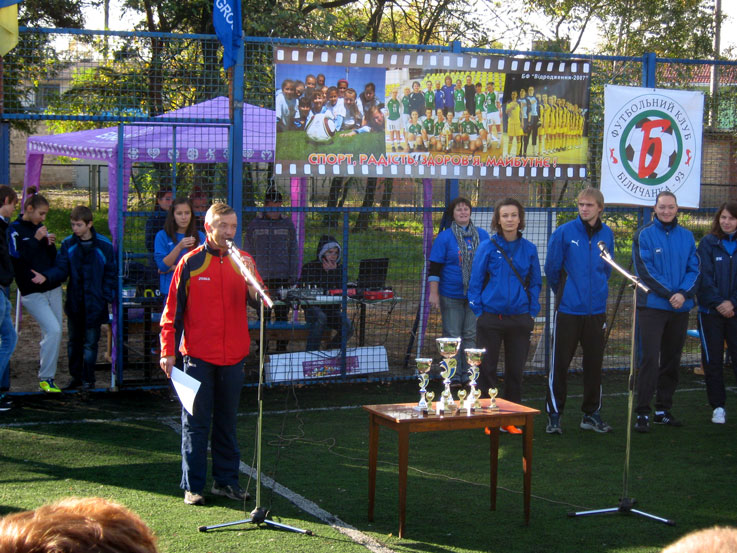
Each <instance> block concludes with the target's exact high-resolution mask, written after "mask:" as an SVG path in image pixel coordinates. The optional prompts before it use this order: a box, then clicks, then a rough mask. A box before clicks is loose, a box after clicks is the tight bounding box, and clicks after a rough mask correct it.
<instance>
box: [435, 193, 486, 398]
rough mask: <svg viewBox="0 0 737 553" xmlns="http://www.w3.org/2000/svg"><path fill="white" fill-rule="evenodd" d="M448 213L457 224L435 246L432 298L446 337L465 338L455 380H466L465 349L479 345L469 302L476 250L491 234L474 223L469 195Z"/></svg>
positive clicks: (451, 206)
mask: <svg viewBox="0 0 737 553" xmlns="http://www.w3.org/2000/svg"><path fill="white" fill-rule="evenodd" d="M446 215H447V216H448V217H451V216H452V217H453V223H452V224H451V225H450V228H447V229H445V230H443V231H441V232H440V233H439V234H438V236H437V237H436V238H435V242H434V243H433V245H432V251H431V252H430V270H429V277H428V279H427V280H428V283H429V288H430V295H429V298H428V300H429V302H430V306H431V307H434V308H439V309H440V316H441V317H442V320H443V337H445V338H461V339H462V341H461V347H460V350H459V352H458V356H457V360H458V369H457V370H456V376H455V379H456V380H457V381H458V382H464V383H465V382H466V381H467V380H468V377H469V375H468V365H467V364H466V355H465V353H464V351H465V350H466V349H469V348H475V347H476V315H474V314H473V311H471V308H470V307H469V305H468V281H469V278H470V277H471V265H472V264H473V257H474V255H475V254H476V249H477V248H478V247H479V244H482V243H483V242H485V241H487V240H488V239H489V234H488V233H487V232H486V231H485V230H483V229H477V228H476V227H475V226H474V225H473V222H471V202H470V201H468V200H467V199H466V198H461V197H458V198H456V199H455V200H453V201H452V202H451V204H450V205H449V206H448V210H447V211H446Z"/></svg>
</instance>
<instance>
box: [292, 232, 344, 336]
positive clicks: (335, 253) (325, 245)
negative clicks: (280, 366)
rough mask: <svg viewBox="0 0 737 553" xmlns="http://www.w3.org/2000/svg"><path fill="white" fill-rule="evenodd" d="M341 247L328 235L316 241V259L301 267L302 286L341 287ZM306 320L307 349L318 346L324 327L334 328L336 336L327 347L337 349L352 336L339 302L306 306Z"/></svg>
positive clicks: (330, 288) (324, 288)
mask: <svg viewBox="0 0 737 553" xmlns="http://www.w3.org/2000/svg"><path fill="white" fill-rule="evenodd" d="M340 254H341V247H340V244H338V241H337V240H336V239H335V238H333V237H332V236H329V235H326V234H324V235H322V236H321V237H320V240H319V242H318V243H317V259H315V260H314V261H310V262H309V263H305V264H304V265H303V266H302V277H301V279H300V284H301V285H302V286H316V287H317V288H318V289H323V290H333V289H336V288H342V287H343V265H342V263H340ZM304 310H305V320H306V322H307V325H308V326H309V327H310V333H309V335H308V337H307V351H316V350H319V349H320V340H321V339H322V335H323V332H325V329H327V328H330V329H333V330H336V331H337V332H336V334H335V336H334V337H333V338H332V339H331V340H330V342H329V343H328V349H339V348H340V347H341V345H342V343H343V333H344V330H343V329H345V341H346V343H348V340H349V339H350V337H351V336H352V335H353V326H352V325H351V323H350V321H349V320H348V317H346V316H345V313H343V312H342V309H341V305H340V304H338V303H333V304H327V305H307V306H305V308H304Z"/></svg>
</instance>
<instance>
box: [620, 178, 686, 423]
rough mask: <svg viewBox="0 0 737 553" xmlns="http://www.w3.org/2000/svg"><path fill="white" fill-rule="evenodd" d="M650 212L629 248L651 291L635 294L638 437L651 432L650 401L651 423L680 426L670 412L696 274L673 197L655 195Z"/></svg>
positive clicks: (638, 273)
mask: <svg viewBox="0 0 737 553" xmlns="http://www.w3.org/2000/svg"><path fill="white" fill-rule="evenodd" d="M654 211H655V217H654V218H653V220H652V221H650V222H649V223H647V224H646V225H643V226H641V227H640V228H639V229H637V231H636V232H635V236H634V240H633V243H632V257H633V260H634V266H635V273H636V274H637V276H638V277H639V278H640V280H641V281H642V282H643V284H645V285H646V286H648V287H649V288H650V292H649V293H647V294H646V293H644V292H642V291H641V290H639V289H638V290H637V329H638V330H637V340H638V350H639V351H638V353H639V371H638V375H637V399H636V407H635V412H636V413H637V420H636V421H635V430H636V431H637V432H649V431H650V422H651V420H650V412H651V409H650V402H651V401H652V399H653V395H655V416H654V417H653V419H652V421H653V422H655V423H656V424H664V425H668V426H683V423H682V422H681V421H680V420H678V419H676V418H675V417H674V416H673V414H672V413H671V412H670V409H671V407H672V406H673V394H674V393H675V391H676V386H677V385H678V368H679V367H680V365H681V352H682V351H683V344H684V343H685V341H686V330H687V329H688V312H689V311H690V310H691V308H692V307H693V306H694V297H695V295H696V290H698V285H699V274H700V269H699V257H698V255H697V254H696V242H695V241H694V237H693V234H691V231H689V230H687V229H685V228H683V227H682V226H680V225H679V224H678V218H677V217H676V214H677V213H678V203H677V200H676V196H675V194H673V192H670V191H668V190H664V191H663V192H661V193H660V194H658V196H657V198H656V200H655V208H654ZM656 391H657V393H656Z"/></svg>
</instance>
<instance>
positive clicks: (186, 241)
mask: <svg viewBox="0 0 737 553" xmlns="http://www.w3.org/2000/svg"><path fill="white" fill-rule="evenodd" d="M204 243H205V234H204V233H203V232H202V231H201V230H197V218H196V217H195V216H194V207H193V205H192V200H190V199H189V198H177V199H175V200H174V201H173V202H172V204H171V207H170V208H169V211H168V212H167V214H166V220H165V221H164V228H163V229H162V230H160V231H159V232H158V233H157V234H156V239H155V240H154V261H155V262H156V268H157V269H158V270H159V289H160V290H161V296H162V297H163V298H164V300H166V296H167V295H168V294H169V285H170V284H171V280H172V277H173V276H174V269H176V267H177V263H179V260H180V259H182V257H184V254H186V253H187V252H190V251H192V250H193V249H195V248H196V247H197V246H200V245H201V244H204Z"/></svg>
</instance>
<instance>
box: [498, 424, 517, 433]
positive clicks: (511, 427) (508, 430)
mask: <svg viewBox="0 0 737 553" xmlns="http://www.w3.org/2000/svg"><path fill="white" fill-rule="evenodd" d="M499 430H501V431H502V432H504V433H505V434H522V430H520V429H519V428H517V427H516V426H514V425H513V424H510V425H508V426H500V427H499Z"/></svg>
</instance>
